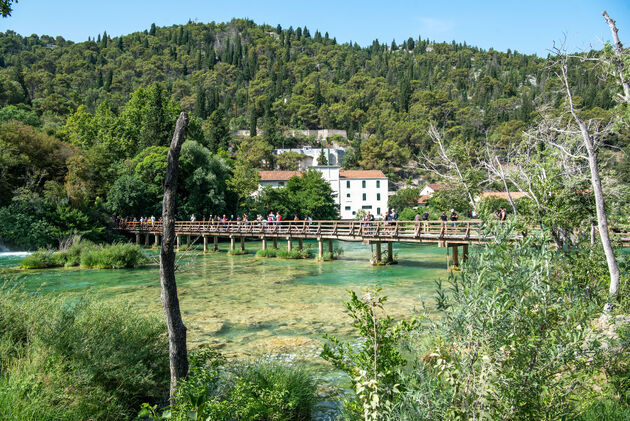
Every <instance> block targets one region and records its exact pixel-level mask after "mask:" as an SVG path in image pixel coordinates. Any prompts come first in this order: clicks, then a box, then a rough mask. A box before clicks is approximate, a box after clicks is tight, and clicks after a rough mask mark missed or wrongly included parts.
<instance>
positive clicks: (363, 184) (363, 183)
mask: <svg viewBox="0 0 630 421" xmlns="http://www.w3.org/2000/svg"><path fill="white" fill-rule="evenodd" d="M361 185H362V186H363V188H365V180H363V181H362V182H361ZM364 200H365V199H364Z"/></svg>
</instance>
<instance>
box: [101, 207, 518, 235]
mask: <svg viewBox="0 0 630 421" xmlns="http://www.w3.org/2000/svg"><path fill="white" fill-rule="evenodd" d="M494 215H495V217H496V218H497V219H498V220H499V221H501V222H504V221H505V220H506V218H507V210H506V209H505V208H504V207H502V206H501V207H499V209H498V210H497V211H496V212H495V213H494ZM398 216H399V215H398V212H396V210H395V209H388V210H387V212H385V215H384V217H383V220H384V221H386V222H392V221H397V220H398ZM467 217H468V218H470V219H473V218H476V217H477V215H476V213H475V211H474V210H469V211H468V212H467ZM439 219H440V221H442V222H443V223H444V224H449V225H450V226H452V227H456V226H457V221H458V220H459V215H458V214H457V212H456V211H455V209H451V210H450V215H447V213H446V211H444V212H442V214H441V215H440V217H439ZM375 220H376V218H375V216H374V214H372V213H371V212H370V211H369V210H368V211H367V212H365V213H364V214H363V215H362V216H361V221H363V222H372V221H375ZM430 220H431V215H430V214H429V210H428V209H427V210H425V211H424V212H423V213H422V215H420V212H419V211H418V212H417V213H416V216H415V217H414V222H415V225H416V226H417V227H418V226H420V222H423V227H424V229H425V230H427V229H428V224H429V221H430ZM190 221H191V222H201V223H202V224H204V225H205V224H209V225H227V224H228V223H234V222H236V223H239V224H241V223H244V224H246V225H247V224H249V223H250V222H255V223H257V224H261V225H262V224H264V225H265V226H266V225H267V224H270V223H279V222H282V221H283V217H282V215H281V214H280V212H275V213H274V212H273V211H271V212H269V214H268V215H267V216H263V215H262V214H258V215H256V218H255V219H254V220H252V221H250V219H249V217H248V215H247V213H243V214H242V215H237V216H234V215H230V216H229V217H228V216H227V215H226V214H223V215H210V216H209V217H206V216H203V217H202V219H201V221H198V220H197V217H196V216H195V215H194V214H193V215H191V216H190ZM293 221H302V219H300V217H299V216H298V215H294V216H293ZM304 221H306V223H307V224H308V225H311V224H312V223H313V219H312V218H311V217H310V216H307V217H306V218H305V219H304ZM449 221H450V222H449ZM129 222H136V223H137V222H139V223H140V225H141V226H143V227H144V226H153V225H155V224H156V223H157V224H160V223H161V222H162V218H161V217H160V218H159V219H157V218H156V217H155V216H153V215H151V216H150V217H145V216H141V217H140V218H136V217H133V218H130V217H124V218H123V217H120V216H117V217H116V218H115V219H114V223H115V224H116V225H117V226H118V227H121V228H124V227H126V226H127V225H128V223H129Z"/></svg>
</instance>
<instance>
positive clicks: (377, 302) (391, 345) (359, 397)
mask: <svg viewBox="0 0 630 421" xmlns="http://www.w3.org/2000/svg"><path fill="white" fill-rule="evenodd" d="M380 291H381V290H380V288H377V289H375V290H367V291H366V293H365V295H364V296H363V297H362V298H360V299H359V297H358V296H357V294H356V293H355V292H354V291H348V292H349V293H350V301H347V302H346V303H345V305H346V308H347V309H348V311H349V315H350V317H351V318H352V319H353V323H352V326H353V327H355V328H356V329H357V330H358V333H359V335H360V336H361V339H362V340H361V342H360V343H359V345H353V344H351V343H348V342H345V343H344V342H341V341H340V340H339V339H337V338H336V337H334V336H328V335H326V336H325V338H326V339H327V340H328V343H326V344H324V349H323V351H322V353H321V357H322V358H324V359H325V360H327V361H330V362H331V363H332V364H333V365H334V366H335V367H336V368H338V369H340V370H343V371H345V372H346V373H348V375H349V376H350V377H351V380H352V384H353V386H354V390H355V392H356V399H354V400H349V401H346V402H345V408H346V410H348V411H349V413H350V414H351V415H354V416H356V417H363V418H364V419H365V420H377V419H383V418H384V417H385V416H386V415H387V414H388V413H389V412H390V411H391V409H392V408H393V403H394V399H395V394H397V393H398V391H399V389H402V384H403V381H402V379H403V378H402V376H401V369H402V368H404V366H405V365H406V361H405V359H404V358H403V357H402V353H401V352H400V349H399V347H398V345H399V344H400V343H401V341H402V340H403V339H404V338H405V335H406V334H407V333H408V332H410V331H411V330H412V329H414V328H416V327H417V326H418V323H417V321H412V322H411V323H408V322H405V321H402V322H399V323H396V324H395V323H394V319H393V318H392V317H391V316H384V315H383V310H384V309H383V304H384V303H385V301H387V297H383V296H381V295H380Z"/></svg>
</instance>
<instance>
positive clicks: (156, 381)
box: [0, 289, 168, 421]
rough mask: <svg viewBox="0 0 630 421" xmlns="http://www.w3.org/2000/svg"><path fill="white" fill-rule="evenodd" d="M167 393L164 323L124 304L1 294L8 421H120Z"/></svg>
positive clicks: (1, 378)
mask: <svg viewBox="0 0 630 421" xmlns="http://www.w3.org/2000/svg"><path fill="white" fill-rule="evenodd" d="M167 394H168V343H167V340H166V330H165V328H164V323H163V321H160V320H159V319H156V318H153V317H148V316H146V315H144V314H140V312H138V311H137V310H136V309H134V308H132V307H130V306H129V305H125V304H122V303H120V302H108V303H103V302H94V301H91V300H89V299H86V298H83V299H79V300H77V299H74V300H72V301H64V300H62V299H60V298H55V297H51V296H48V297H41V296H33V295H27V294H22V293H18V292H15V291H13V290H7V289H2V291H0V418H2V419H3V420H15V421H17V420H20V421H22V420H38V421H40V420H50V421H53V420H60V419H64V420H86V419H99V420H120V419H126V418H132V417H133V416H134V415H135V414H136V413H137V410H138V408H139V406H140V404H141V403H142V402H147V401H149V402H156V401H158V400H160V399H162V398H163V397H164V396H165V395H167Z"/></svg>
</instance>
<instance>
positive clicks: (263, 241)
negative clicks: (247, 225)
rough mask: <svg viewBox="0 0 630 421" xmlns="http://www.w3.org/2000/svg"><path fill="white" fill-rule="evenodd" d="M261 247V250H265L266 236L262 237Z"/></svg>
mask: <svg viewBox="0 0 630 421" xmlns="http://www.w3.org/2000/svg"><path fill="white" fill-rule="evenodd" d="M262 249H263V250H267V238H266V237H263V238H262Z"/></svg>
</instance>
